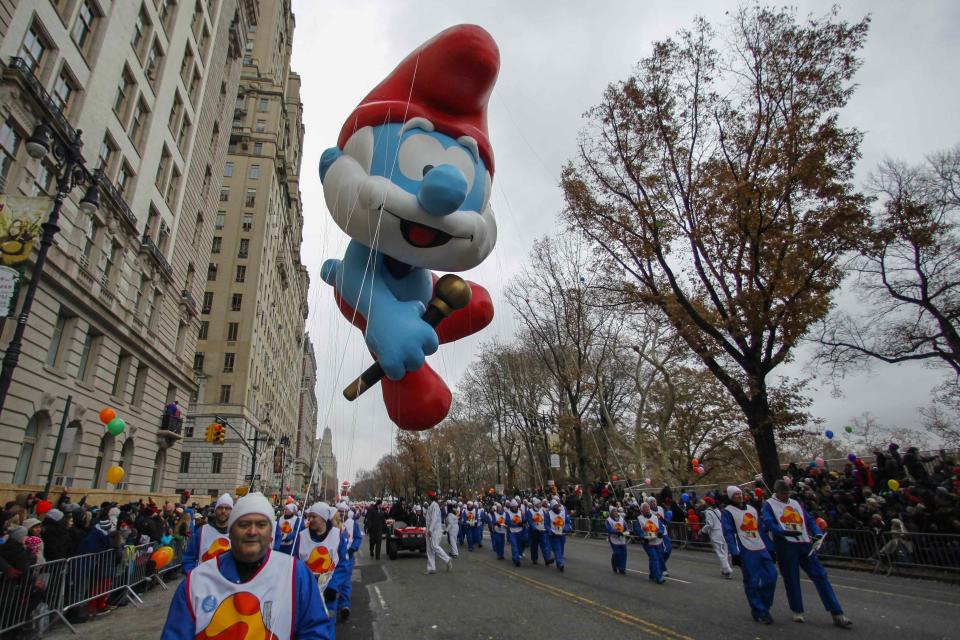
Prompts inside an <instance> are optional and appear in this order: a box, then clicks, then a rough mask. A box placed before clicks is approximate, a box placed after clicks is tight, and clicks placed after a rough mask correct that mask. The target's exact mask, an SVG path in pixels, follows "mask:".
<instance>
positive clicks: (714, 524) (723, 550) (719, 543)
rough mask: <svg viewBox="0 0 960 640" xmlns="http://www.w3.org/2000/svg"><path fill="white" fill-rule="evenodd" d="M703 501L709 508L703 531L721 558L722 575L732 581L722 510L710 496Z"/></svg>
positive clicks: (705, 512)
mask: <svg viewBox="0 0 960 640" xmlns="http://www.w3.org/2000/svg"><path fill="white" fill-rule="evenodd" d="M728 488H729V487H728ZM703 501H704V502H705V503H706V505H707V508H706V509H705V510H704V512H703V513H704V518H705V522H704V525H703V529H701V531H704V530H706V532H707V536H708V537H709V538H710V545H711V546H712V547H713V552H714V553H715V554H717V557H718V558H720V573H721V575H723V577H724V578H726V579H727V580H730V579H731V578H732V577H733V575H732V574H733V571H732V570H731V569H730V560H729V559H728V557H727V556H728V553H727V542H726V540H725V539H724V533H723V517H722V516H723V514H722V513H721V512H720V509H717V502H716V500H714V499H713V498H711V497H710V496H707V497H705V498H704V499H703Z"/></svg>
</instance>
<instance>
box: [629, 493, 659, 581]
mask: <svg viewBox="0 0 960 640" xmlns="http://www.w3.org/2000/svg"><path fill="white" fill-rule="evenodd" d="M634 529H635V532H636V534H637V537H638V538H640V541H641V542H642V543H643V550H644V551H646V552H647V564H648V567H649V573H650V576H649V577H650V580H652V581H653V582H656V583H657V584H663V583H664V582H666V581H667V579H666V578H665V577H663V571H664V569H665V568H666V561H665V560H664V559H663V537H664V536H665V535H666V534H667V531H666V528H665V527H664V526H663V521H662V520H661V519H660V517H659V516H658V515H657V514H656V513H654V512H653V509H651V508H650V503H649V502H643V503H641V504H640V515H639V516H637V522H636V523H635V524H634Z"/></svg>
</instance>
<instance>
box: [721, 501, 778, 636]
mask: <svg viewBox="0 0 960 640" xmlns="http://www.w3.org/2000/svg"><path fill="white" fill-rule="evenodd" d="M737 493H741V491H740V489H739V488H738V487H734V486H730V487H727V495H729V496H730V498H731V499H733V496H734V495H736V494H737ZM741 495H742V493H741ZM721 519H722V526H723V537H724V540H725V541H726V548H727V549H728V550H729V551H730V555H731V556H733V558H734V564H737V563H739V564H740V569H741V571H742V572H743V591H744V593H745V594H746V596H747V602H749V603H750V614H751V615H752V616H753V619H754V620H757V621H759V622H767V623H769V621H770V607H771V606H773V596H774V592H775V591H776V589H777V570H776V568H775V567H774V566H773V559H772V558H771V557H770V550H769V547H770V541H769V539H768V538H767V535H766V532H765V530H764V528H763V527H762V523H761V522H760V517H759V516H758V515H757V510H756V509H754V508H753V507H752V506H750V505H748V504H745V505H743V506H737V505H736V504H730V505H728V506H727V507H726V508H725V509H724V510H723V514H722V516H721Z"/></svg>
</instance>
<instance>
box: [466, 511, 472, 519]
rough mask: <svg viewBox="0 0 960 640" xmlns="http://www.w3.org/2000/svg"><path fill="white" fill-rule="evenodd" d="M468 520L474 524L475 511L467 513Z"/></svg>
mask: <svg viewBox="0 0 960 640" xmlns="http://www.w3.org/2000/svg"><path fill="white" fill-rule="evenodd" d="M467 520H469V521H470V522H473V511H467Z"/></svg>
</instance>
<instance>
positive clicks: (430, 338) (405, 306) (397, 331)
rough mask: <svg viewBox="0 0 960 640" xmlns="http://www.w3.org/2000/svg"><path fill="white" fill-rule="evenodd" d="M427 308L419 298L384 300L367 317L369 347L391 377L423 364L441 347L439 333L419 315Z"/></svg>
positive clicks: (396, 376) (398, 375) (395, 377)
mask: <svg viewBox="0 0 960 640" xmlns="http://www.w3.org/2000/svg"><path fill="white" fill-rule="evenodd" d="M424 310H425V307H424V306H423V303H422V302H420V301H419V300H415V301H398V300H393V301H390V302H389V303H388V302H387V301H385V300H381V301H378V304H377V309H376V310H374V311H373V313H371V314H370V318H368V319H367V335H366V341H367V346H368V347H369V348H370V350H371V351H372V352H373V353H374V354H375V355H376V356H377V361H378V362H379V363H380V366H381V367H382V368H383V371H384V373H386V374H387V377H388V378H390V379H391V380H399V379H400V378H402V377H403V376H404V375H405V374H406V372H407V371H416V370H417V369H419V368H420V367H422V366H423V363H424V362H426V358H427V356H428V355H430V354H432V353H435V352H436V351H437V349H438V348H439V346H440V340H439V338H437V332H436V331H435V330H434V328H433V327H431V326H430V325H429V324H427V323H426V322H424V321H423V319H422V318H421V317H420V316H422V315H423V312H424Z"/></svg>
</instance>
